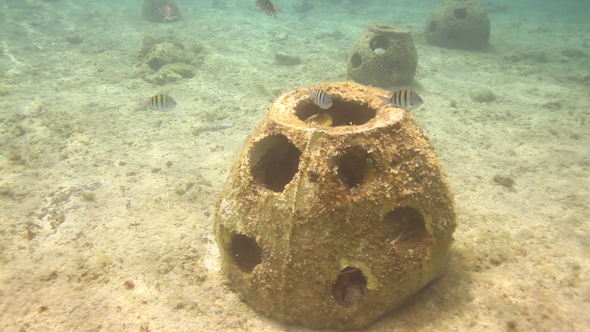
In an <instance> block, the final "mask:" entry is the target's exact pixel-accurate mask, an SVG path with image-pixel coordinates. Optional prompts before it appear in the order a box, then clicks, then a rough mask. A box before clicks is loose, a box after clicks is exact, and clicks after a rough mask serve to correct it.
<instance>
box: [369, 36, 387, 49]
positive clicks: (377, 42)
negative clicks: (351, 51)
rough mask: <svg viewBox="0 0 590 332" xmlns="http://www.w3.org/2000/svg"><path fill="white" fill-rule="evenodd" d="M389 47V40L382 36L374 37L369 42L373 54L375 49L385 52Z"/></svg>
mask: <svg viewBox="0 0 590 332" xmlns="http://www.w3.org/2000/svg"><path fill="white" fill-rule="evenodd" d="M388 47H389V40H387V38H385V37H383V36H375V37H373V38H372V39H371V41H370V42H369V48H371V51H373V52H375V50H377V49H383V50H387V48H388Z"/></svg>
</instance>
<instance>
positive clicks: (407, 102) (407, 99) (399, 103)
mask: <svg viewBox="0 0 590 332" xmlns="http://www.w3.org/2000/svg"><path fill="white" fill-rule="evenodd" d="M379 99H381V100H382V101H383V103H381V105H380V106H383V105H385V104H392V105H393V106H395V107H397V108H402V109H405V110H406V111H409V110H414V109H416V108H418V107H420V105H422V104H423V103H424V100H422V98H421V97H420V95H418V93H416V91H414V90H409V89H408V90H398V91H394V92H390V93H389V94H388V95H387V97H382V96H379Z"/></svg>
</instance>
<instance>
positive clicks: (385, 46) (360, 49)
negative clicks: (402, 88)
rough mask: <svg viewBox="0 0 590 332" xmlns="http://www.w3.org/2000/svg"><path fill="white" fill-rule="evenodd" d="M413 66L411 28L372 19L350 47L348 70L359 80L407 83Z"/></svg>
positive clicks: (415, 55)
mask: <svg viewBox="0 0 590 332" xmlns="http://www.w3.org/2000/svg"><path fill="white" fill-rule="evenodd" d="M417 66H418V51H417V50H416V46H415V45H414V41H413V39H412V32H411V31H410V30H406V29H402V28H398V27H395V26H393V25H388V24H382V23H376V22H373V23H371V24H369V26H368V27H367V29H366V30H365V31H363V33H361V35H360V36H359V38H358V39H357V40H356V42H355V44H354V46H353V47H352V52H351V53H350V58H349V60H348V74H349V75H350V77H352V78H353V79H354V80H355V81H357V82H359V83H362V84H367V85H374V86H380V87H384V88H386V87H389V86H392V85H395V84H405V83H411V82H412V80H413V79H414V75H415V74H416V67H417Z"/></svg>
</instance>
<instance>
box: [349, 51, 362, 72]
mask: <svg viewBox="0 0 590 332" xmlns="http://www.w3.org/2000/svg"><path fill="white" fill-rule="evenodd" d="M362 64H363V60H362V59H361V55H360V54H358V53H354V54H353V55H352V57H350V65H351V66H352V68H354V69H356V68H358V67H360V66H361V65H362Z"/></svg>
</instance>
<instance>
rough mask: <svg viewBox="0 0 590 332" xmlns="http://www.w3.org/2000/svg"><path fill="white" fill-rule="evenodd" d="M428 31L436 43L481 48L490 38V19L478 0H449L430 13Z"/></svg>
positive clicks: (456, 46)
mask: <svg viewBox="0 0 590 332" xmlns="http://www.w3.org/2000/svg"><path fill="white" fill-rule="evenodd" d="M425 33H426V41H427V42H428V43H430V44H433V45H437V46H441V47H446V48H462V49H481V48H484V47H486V46H487V45H488V41H489V39H490V19H489V18H488V13H487V11H486V9H485V8H484V7H483V6H482V5H480V4H479V3H478V2H477V1H473V0H447V1H445V2H443V3H441V4H440V5H439V6H438V7H436V8H435V9H434V11H432V13H430V15H429V16H428V21H427V23H426V31H425Z"/></svg>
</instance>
